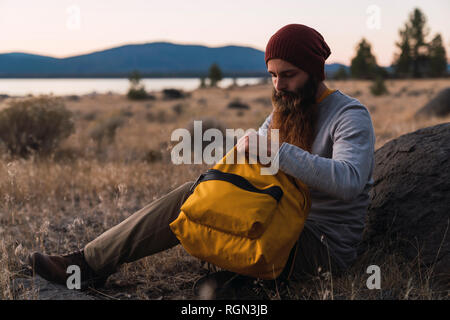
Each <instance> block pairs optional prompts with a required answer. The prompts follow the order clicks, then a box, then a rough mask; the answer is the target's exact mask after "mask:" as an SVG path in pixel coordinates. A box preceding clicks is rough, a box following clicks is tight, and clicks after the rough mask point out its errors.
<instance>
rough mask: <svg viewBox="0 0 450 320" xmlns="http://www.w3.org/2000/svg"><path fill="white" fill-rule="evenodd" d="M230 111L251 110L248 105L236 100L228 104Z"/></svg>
mask: <svg viewBox="0 0 450 320" xmlns="http://www.w3.org/2000/svg"><path fill="white" fill-rule="evenodd" d="M228 108H229V109H240V110H248V109H250V107H249V105H248V104H245V103H242V102H240V101H239V100H234V101H232V102H230V103H229V104H228Z"/></svg>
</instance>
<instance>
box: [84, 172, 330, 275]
mask: <svg viewBox="0 0 450 320" xmlns="http://www.w3.org/2000/svg"><path fill="white" fill-rule="evenodd" d="M193 184H194V182H193V181H191V182H186V183H185V184H183V185H181V186H180V187H178V188H177V189H175V190H173V191H171V192H170V193H168V194H166V195H165V196H163V197H161V198H159V199H157V200H155V201H153V202H152V203H150V204H148V205H146V206H145V207H144V208H142V209H141V210H139V211H137V212H135V213H134V214H133V215H131V216H130V217H128V218H127V219H125V220H124V221H122V222H121V223H119V224H118V225H116V226H114V227H112V228H111V229H109V230H107V231H106V232H104V233H103V234H101V235H100V236H99V237H97V238H95V239H94V240H93V241H91V242H89V243H88V244H87V245H86V246H85V247H84V255H85V258H86V261H87V263H88V264H89V266H90V267H91V268H92V269H94V270H95V271H96V272H97V273H99V274H105V275H106V274H111V273H114V272H115V271H117V269H118V267H119V266H120V265H121V264H123V263H127V262H132V261H136V260H138V259H140V258H143V257H146V256H149V255H152V254H155V253H158V252H161V251H163V250H167V249H169V248H171V247H174V246H175V245H177V244H179V241H178V239H177V238H176V237H175V235H174V234H173V233H172V231H171V230H170V227H169V224H170V223H171V222H172V221H174V220H175V219H176V218H177V217H178V214H179V213H180V207H181V205H182V204H183V203H184V201H185V200H186V199H187V198H188V196H189V195H190V194H191V188H192V186H193ZM292 262H293V264H292ZM333 265H334V264H332V266H333ZM319 266H320V267H321V269H322V270H327V269H328V268H327V267H328V266H329V255H328V250H327V248H326V247H325V246H324V245H323V244H322V243H321V242H320V240H318V239H316V237H315V236H314V235H313V234H312V233H311V231H310V230H309V227H308V223H306V224H305V228H304V230H303V232H302V234H301V235H300V238H299V241H298V243H297V245H296V247H295V248H294V249H293V250H292V252H291V256H290V259H289V262H288V264H287V266H286V269H285V271H284V272H283V276H286V275H287V274H289V273H290V271H292V272H293V273H292V274H293V276H294V277H296V276H297V275H298V276H299V277H302V276H303V275H306V274H312V275H315V274H317V269H318V267H319ZM322 272H323V271H322Z"/></svg>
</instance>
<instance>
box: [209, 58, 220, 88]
mask: <svg viewBox="0 0 450 320" xmlns="http://www.w3.org/2000/svg"><path fill="white" fill-rule="evenodd" d="M209 80H210V83H211V87H215V86H217V83H218V82H219V81H220V80H222V70H220V68H219V66H218V65H217V64H216V63H213V64H212V65H211V67H210V68H209Z"/></svg>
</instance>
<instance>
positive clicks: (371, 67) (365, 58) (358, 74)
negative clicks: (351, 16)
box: [350, 38, 379, 79]
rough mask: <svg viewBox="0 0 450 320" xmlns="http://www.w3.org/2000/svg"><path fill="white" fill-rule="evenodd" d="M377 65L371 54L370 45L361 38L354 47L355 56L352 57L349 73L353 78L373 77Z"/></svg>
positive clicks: (375, 73)
mask: <svg viewBox="0 0 450 320" xmlns="http://www.w3.org/2000/svg"><path fill="white" fill-rule="evenodd" d="M378 69H379V67H378V65H377V61H376V58H375V56H374V55H373V54H372V46H371V45H370V43H369V42H367V40H366V39H364V38H363V39H362V40H361V41H360V42H359V43H358V45H357V48H356V56H355V57H354V58H353V59H352V62H351V67H350V73H351V75H352V77H353V78H358V79H374V78H375V77H376V75H377V73H378Z"/></svg>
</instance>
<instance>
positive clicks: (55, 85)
mask: <svg viewBox="0 0 450 320" xmlns="http://www.w3.org/2000/svg"><path fill="white" fill-rule="evenodd" d="M236 81H237V84H238V85H240V86H242V85H246V84H249V85H252V84H257V83H259V82H260V81H261V78H237V79H236ZM141 83H142V84H144V85H145V89H146V90H147V91H149V92H151V91H161V90H162V89H168V88H174V89H181V90H184V91H191V90H194V89H197V88H198V87H199V86H200V79H198V78H184V79H181V78H172V79H168V78H161V79H142V80H141ZM232 83H233V79H232V78H224V79H223V80H222V81H220V82H219V87H222V88H225V87H228V86H230V85H231V84H232ZM129 84H130V82H129V81H128V79H0V94H7V95H10V96H24V95H28V94H33V95H39V94H51V93H53V94H54V95H83V94H88V93H92V92H96V93H108V92H114V93H120V94H125V93H126V92H127V90H128V88H129Z"/></svg>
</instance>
